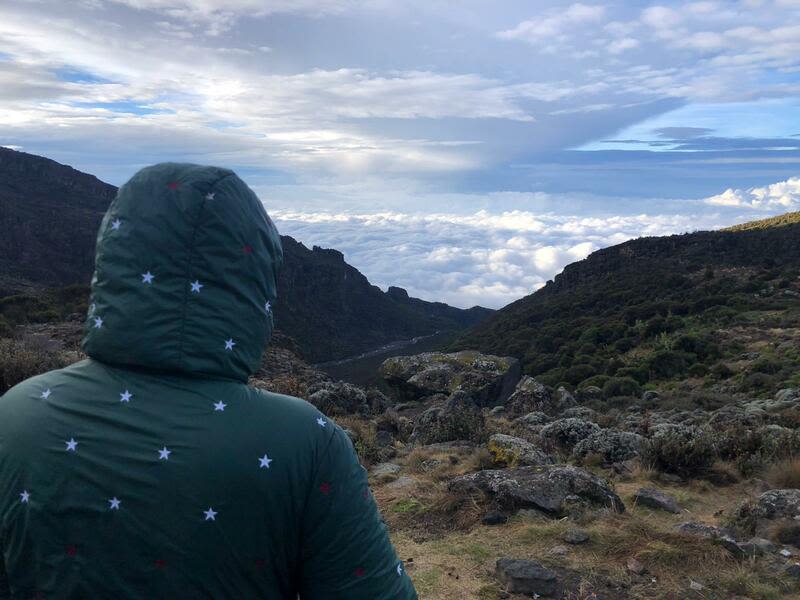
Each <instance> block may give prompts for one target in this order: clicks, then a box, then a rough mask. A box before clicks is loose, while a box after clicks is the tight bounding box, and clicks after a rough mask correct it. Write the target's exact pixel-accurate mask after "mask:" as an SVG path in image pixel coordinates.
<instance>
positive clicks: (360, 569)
mask: <svg viewBox="0 0 800 600" xmlns="http://www.w3.org/2000/svg"><path fill="white" fill-rule="evenodd" d="M353 575H355V576H356V577H363V576H364V567H357V568H356V570H355V571H353Z"/></svg>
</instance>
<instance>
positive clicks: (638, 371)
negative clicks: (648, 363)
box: [614, 367, 649, 385]
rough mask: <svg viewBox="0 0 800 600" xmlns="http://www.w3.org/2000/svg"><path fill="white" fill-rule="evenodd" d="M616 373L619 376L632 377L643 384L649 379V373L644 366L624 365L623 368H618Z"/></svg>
mask: <svg viewBox="0 0 800 600" xmlns="http://www.w3.org/2000/svg"><path fill="white" fill-rule="evenodd" d="M614 375H615V376H617V377H630V378H631V379H635V380H636V381H638V382H639V383H640V384H642V385H644V384H645V383H647V380H648V379H649V373H648V371H647V369H645V368H644V367H623V368H622V369H618V370H617V372H616V373H614Z"/></svg>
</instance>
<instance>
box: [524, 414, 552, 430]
mask: <svg viewBox="0 0 800 600" xmlns="http://www.w3.org/2000/svg"><path fill="white" fill-rule="evenodd" d="M550 421H551V419H550V417H549V416H548V415H546V414H544V413H543V412H529V413H528V414H526V415H524V416H522V417H519V418H518V419H516V422H517V423H519V424H520V425H524V426H525V427H527V428H528V429H532V430H535V431H539V429H541V426H542V425H546V424H547V423H549V422H550Z"/></svg>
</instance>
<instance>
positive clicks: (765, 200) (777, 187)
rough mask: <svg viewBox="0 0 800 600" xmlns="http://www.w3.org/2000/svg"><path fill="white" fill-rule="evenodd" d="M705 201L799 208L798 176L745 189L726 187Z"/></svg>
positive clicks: (746, 206) (743, 205)
mask: <svg viewBox="0 0 800 600" xmlns="http://www.w3.org/2000/svg"><path fill="white" fill-rule="evenodd" d="M705 202H706V204H712V205H716V206H730V207H737V208H751V209H754V210H770V211H774V210H781V211H794V210H800V177H790V178H789V179H787V180H786V181H779V182H778V183H773V184H771V185H767V186H764V187H752V188H748V189H746V190H740V189H733V188H728V189H727V190H725V191H724V192H722V193H721V194H717V195H715V196H711V197H709V198H706V200H705Z"/></svg>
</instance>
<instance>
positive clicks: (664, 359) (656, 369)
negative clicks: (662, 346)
mask: <svg viewBox="0 0 800 600" xmlns="http://www.w3.org/2000/svg"><path fill="white" fill-rule="evenodd" d="M647 366H648V368H649V369H650V373H651V374H652V377H653V378H654V379H670V378H672V377H677V376H679V375H682V374H683V373H684V372H685V371H686V358H685V357H684V355H683V353H680V352H674V351H672V350H660V351H658V352H654V353H653V354H652V355H650V357H649V358H648V360H647Z"/></svg>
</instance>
